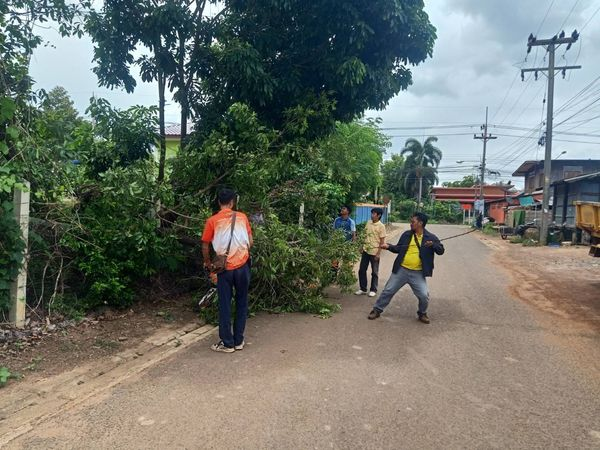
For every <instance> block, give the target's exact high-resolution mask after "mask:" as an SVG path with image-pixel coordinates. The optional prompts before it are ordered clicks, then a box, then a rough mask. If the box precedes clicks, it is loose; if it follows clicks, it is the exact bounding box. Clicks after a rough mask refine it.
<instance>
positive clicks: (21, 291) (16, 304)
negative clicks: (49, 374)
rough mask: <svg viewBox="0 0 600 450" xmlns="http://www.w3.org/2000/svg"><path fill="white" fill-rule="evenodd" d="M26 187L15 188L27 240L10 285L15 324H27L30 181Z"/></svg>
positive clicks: (16, 207)
mask: <svg viewBox="0 0 600 450" xmlns="http://www.w3.org/2000/svg"><path fill="white" fill-rule="evenodd" d="M25 186H26V189H25V190H23V191H21V190H18V189H17V190H15V194H14V200H13V202H14V214H15V219H16V221H17V222H18V223H19V226H20V228H21V236H22V237H23V241H24V242H25V255H24V257H23V264H22V265H21V270H20V271H19V275H18V276H17V279H16V280H15V281H13V282H12V284H11V286H10V313H9V320H10V322H11V323H13V324H14V325H15V326H17V327H19V328H22V327H24V326H25V307H26V305H27V303H26V301H27V298H26V293H27V246H28V239H29V183H28V182H25Z"/></svg>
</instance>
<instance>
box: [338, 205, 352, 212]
mask: <svg viewBox="0 0 600 450" xmlns="http://www.w3.org/2000/svg"><path fill="white" fill-rule="evenodd" d="M343 208H346V209H347V210H348V214H350V213H352V208H350V207H349V206H348V205H342V206H341V207H340V213H341V212H342V209H343Z"/></svg>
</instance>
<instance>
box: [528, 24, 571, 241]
mask: <svg viewBox="0 0 600 450" xmlns="http://www.w3.org/2000/svg"><path fill="white" fill-rule="evenodd" d="M577 39H579V33H578V32H577V30H574V31H573V33H571V37H565V32H564V31H561V32H560V35H558V36H556V35H554V36H553V37H552V38H550V39H537V38H536V37H535V36H534V35H533V34H530V35H529V39H528V40H527V53H530V52H531V47H536V46H540V45H542V46H545V47H546V50H547V51H548V55H549V56H548V67H535V68H531V69H521V80H523V81H524V80H525V72H535V79H536V80H537V78H538V72H542V73H544V72H547V74H545V75H546V76H547V77H548V109H547V112H546V152H545V155H544V199H543V201H542V226H541V227H540V244H542V245H546V244H547V243H548V224H549V223H550V210H549V209H550V208H549V205H550V176H551V174H552V170H551V169H552V167H551V165H552V116H553V114H554V75H555V73H556V71H560V72H562V76H563V78H564V77H565V74H566V73H567V70H571V69H581V66H562V67H555V66H554V54H555V52H556V49H557V48H558V47H560V46H561V45H562V44H567V50H569V49H570V48H571V45H573V43H574V42H576V41H577Z"/></svg>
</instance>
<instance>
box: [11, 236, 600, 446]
mask: <svg viewBox="0 0 600 450" xmlns="http://www.w3.org/2000/svg"><path fill="white" fill-rule="evenodd" d="M431 229H432V231H433V232H435V233H437V234H438V236H440V237H444V236H448V235H452V234H456V233H457V232H460V229H458V228H456V227H446V226H432V227H431ZM491 251H492V250H490V249H489V248H488V247H486V246H485V245H484V244H482V243H481V242H480V241H479V240H478V239H477V238H475V237H473V236H465V237H462V238H457V239H454V240H451V241H448V242H447V245H446V254H445V255H444V256H442V257H436V270H435V273H434V278H433V279H432V280H430V291H431V303H430V309H429V315H430V318H431V324H430V325H425V324H422V323H420V322H418V321H417V320H416V315H415V312H416V299H415V298H414V297H413V295H412V293H411V292H410V289H408V287H406V288H404V289H403V290H402V291H400V292H399V293H398V294H397V295H396V297H395V299H394V300H393V302H392V304H391V305H390V307H389V308H388V309H387V310H386V311H385V313H384V314H383V315H382V317H381V318H380V319H378V320H376V321H369V320H367V314H368V313H369V310H370V307H371V304H372V300H373V299H368V298H367V297H364V296H363V297H355V296H353V295H347V296H341V295H337V296H336V297H337V301H339V303H341V304H342V306H343V310H342V312H341V313H338V314H336V315H335V316H334V317H332V318H330V319H321V318H318V317H312V316H307V315H301V314H298V315H293V314H292V315H280V316H276V315H266V314H265V315H260V316H258V317H255V318H252V319H251V320H249V322H248V328H247V342H248V345H247V347H246V349H244V350H243V351H241V352H235V353H234V354H217V353H214V352H212V351H210V350H209V344H210V343H211V342H208V341H202V342H200V343H198V344H195V345H193V346H191V347H189V348H188V349H185V350H182V351H181V352H179V353H177V354H176V355H175V356H174V357H172V358H171V359H169V360H167V361H166V362H162V363H160V364H159V365H157V366H155V367H153V368H151V369H149V370H148V371H147V372H145V373H144V374H143V375H142V376H140V377H139V378H137V379H134V380H130V381H128V382H126V383H124V384H121V385H119V386H117V387H116V388H114V389H112V390H110V392H108V394H107V395H104V396H103V397H101V398H96V399H93V401H90V402H88V403H86V404H84V405H82V406H80V407H78V408H77V409H75V410H72V411H68V412H65V413H64V414H61V415H60V416H59V417H57V418H55V419H52V420H51V421H49V422H46V423H43V424H42V425H40V426H38V427H37V428H36V429H35V430H34V431H33V432H31V433H29V434H27V435H24V436H22V437H20V438H18V439H17V440H15V441H13V442H12V443H11V444H10V445H9V448H28V449H32V448H33V449H35V448H44V449H47V448H102V449H107V448H111V449H122V448H127V449H129V448H187V449H195V448H215V449H222V448H239V449H242V448H244V449H246V448H248V449H252V448H278V449H280V448H302V449H304V448H361V449H366V448H389V449H399V448H600V389H599V386H600V374H598V373H595V372H592V373H590V372H589V371H581V370H579V369H578V368H577V367H576V366H574V365H573V364H571V362H570V359H569V357H568V356H569V355H568V349H567V348H565V347H562V346H557V345H555V344H554V342H555V341H556V339H555V338H556V334H557V330H556V329H553V328H552V327H548V326H547V325H542V322H540V321H538V320H537V319H536V316H537V314H538V313H537V312H536V311H534V310H532V309H531V308H530V307H528V306H526V305H524V304H523V303H521V302H520V301H518V300H515V299H513V298H511V297H510V296H509V294H508V290H507V289H506V287H505V284H506V283H507V280H506V276H505V275H504V274H502V273H499V272H498V271H497V270H496V268H495V267H494V266H493V265H492V264H491V262H490V261H489V256H490V253H491ZM393 256H394V255H392V254H389V253H387V254H386V255H385V257H384V258H383V260H382V267H381V275H382V282H383V283H384V282H385V280H386V279H387V276H388V275H389V272H390V269H391V263H392V260H393ZM549 336H552V339H549Z"/></svg>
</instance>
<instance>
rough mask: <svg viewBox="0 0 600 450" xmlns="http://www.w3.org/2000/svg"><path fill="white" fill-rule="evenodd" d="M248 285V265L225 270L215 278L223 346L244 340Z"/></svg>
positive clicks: (233, 344)
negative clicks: (233, 299)
mask: <svg viewBox="0 0 600 450" xmlns="http://www.w3.org/2000/svg"><path fill="white" fill-rule="evenodd" d="M249 286H250V265H249V264H248V263H246V264H244V265H243V266H242V267H240V268H239V269H235V270H225V271H223V272H221V273H219V275H218V278H217V292H218V293H219V337H220V338H221V340H222V341H223V344H225V347H233V346H235V345H240V344H241V343H242V342H243V341H244V329H245V328H246V318H247V317H248V287H249ZM234 290H235V320H234V322H233V333H232V332H231V300H232V298H233V291H234Z"/></svg>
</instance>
